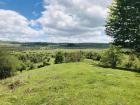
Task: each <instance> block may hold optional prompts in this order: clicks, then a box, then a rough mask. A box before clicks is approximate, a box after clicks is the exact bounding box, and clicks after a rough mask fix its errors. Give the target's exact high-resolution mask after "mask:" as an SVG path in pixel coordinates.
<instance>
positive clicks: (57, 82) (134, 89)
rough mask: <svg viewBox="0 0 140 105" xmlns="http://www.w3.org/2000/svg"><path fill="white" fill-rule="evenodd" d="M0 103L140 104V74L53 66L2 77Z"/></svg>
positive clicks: (73, 65) (79, 65) (85, 64)
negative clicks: (10, 76)
mask: <svg viewBox="0 0 140 105" xmlns="http://www.w3.org/2000/svg"><path fill="white" fill-rule="evenodd" d="M0 105H140V73H134V72H129V71H122V70H113V69H108V68H106V69H105V68H101V67H96V66H94V65H92V63H91V62H81V63H68V64H60V65H52V66H49V67H45V68H41V69H36V70H31V71H26V72H23V73H21V74H18V75H17V76H15V77H12V78H8V79H6V80H1V81H0Z"/></svg>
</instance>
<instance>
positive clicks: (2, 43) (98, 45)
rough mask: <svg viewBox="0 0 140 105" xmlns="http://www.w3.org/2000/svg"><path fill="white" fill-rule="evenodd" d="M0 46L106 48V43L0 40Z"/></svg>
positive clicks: (107, 45)
mask: <svg viewBox="0 0 140 105" xmlns="http://www.w3.org/2000/svg"><path fill="white" fill-rule="evenodd" d="M0 46H7V47H12V46H13V47H23V48H24V47H26V48H27V47H30V48H38V47H48V48H68V49H72V48H73V49H77V48H80V49H85V48H108V47H109V44H108V43H47V42H25V43H23V42H13V41H0Z"/></svg>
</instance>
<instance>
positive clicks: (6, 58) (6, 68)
mask: <svg viewBox="0 0 140 105" xmlns="http://www.w3.org/2000/svg"><path fill="white" fill-rule="evenodd" d="M18 64H19V61H18V60H17V59H16V58H15V57H14V56H11V55H10V54H9V53H8V52H5V51H2V50H0V79H4V78H7V77H10V76H13V75H14V74H15V73H16V69H17V67H18V66H19V65H18Z"/></svg>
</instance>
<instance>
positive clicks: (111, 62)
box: [100, 45, 122, 68]
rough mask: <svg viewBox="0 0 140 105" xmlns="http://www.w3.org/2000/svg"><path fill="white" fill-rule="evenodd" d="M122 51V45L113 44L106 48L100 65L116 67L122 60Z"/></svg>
mask: <svg viewBox="0 0 140 105" xmlns="http://www.w3.org/2000/svg"><path fill="white" fill-rule="evenodd" d="M121 57H122V52H121V47H120V46H113V45H111V47H110V48H109V49H108V50H106V51H105V52H104V53H103V55H102V57H101V60H100V65H101V66H105V67H112V68H115V67H116V66H117V64H119V63H120V62H121Z"/></svg>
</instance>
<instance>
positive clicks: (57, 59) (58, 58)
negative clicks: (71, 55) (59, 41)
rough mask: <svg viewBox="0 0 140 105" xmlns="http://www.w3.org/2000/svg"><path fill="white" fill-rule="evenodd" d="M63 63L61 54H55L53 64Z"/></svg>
mask: <svg viewBox="0 0 140 105" xmlns="http://www.w3.org/2000/svg"><path fill="white" fill-rule="evenodd" d="M63 62H64V56H63V53H62V52H57V53H56V56H55V64H60V63H63Z"/></svg>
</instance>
